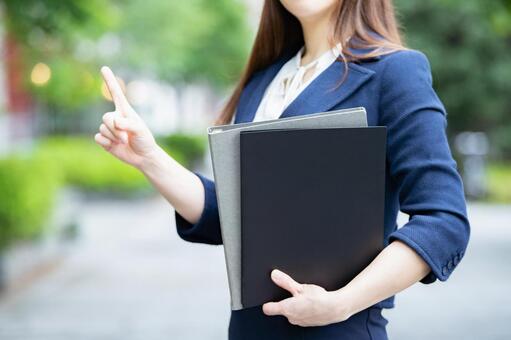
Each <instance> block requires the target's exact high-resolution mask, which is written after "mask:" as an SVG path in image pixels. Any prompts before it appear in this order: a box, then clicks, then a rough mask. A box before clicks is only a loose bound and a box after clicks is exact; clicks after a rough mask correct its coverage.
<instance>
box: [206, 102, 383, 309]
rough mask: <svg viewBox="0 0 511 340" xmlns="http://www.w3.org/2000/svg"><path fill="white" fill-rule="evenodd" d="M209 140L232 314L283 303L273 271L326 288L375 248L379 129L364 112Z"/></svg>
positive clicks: (379, 207)
mask: <svg viewBox="0 0 511 340" xmlns="http://www.w3.org/2000/svg"><path fill="white" fill-rule="evenodd" d="M208 137H209V144H210V149H211V157H212V163H213V173H214V177H215V185H216V194H217V200H218V209H219V215H220V224H221V232H222V240H223V243H224V251H225V259H226V265H227V274H228V280H229V289H230V296H231V308H232V309H233V310H239V309H243V308H249V307H253V306H258V305H261V304H263V303H265V302H269V301H278V300H281V299H283V298H285V297H287V296H289V294H288V293H287V292H285V291H284V290H282V289H281V288H279V287H277V286H276V285H275V284H274V283H273V282H272V281H271V279H270V272H271V270H272V269H280V270H282V271H284V272H286V273H287V274H289V275H291V277H293V278H295V279H296V280H297V281H299V282H303V283H310V284H317V285H320V286H322V287H324V288H325V289H327V290H335V289H338V288H341V287H342V286H343V285H345V284H346V283H348V282H349V281H350V280H351V279H352V278H353V277H355V276H356V274H358V272H360V271H361V270H362V269H363V268H364V267H365V266H367V265H368V264H369V263H370V262H371V261H372V260H373V259H374V257H375V256H376V255H377V254H378V253H379V252H380V251H381V249H382V248H383V244H384V242H383V213H384V183H385V149H386V145H385V144H386V129H385V127H368V126H367V117H366V112H365V109H364V108H354V109H347V110H340V111H331V112H322V113H316V114H310V115H305V116H298V117H288V118H281V119H275V120H268V121H260V122H250V123H242V124H234V125H223V126H215V127H210V128H208Z"/></svg>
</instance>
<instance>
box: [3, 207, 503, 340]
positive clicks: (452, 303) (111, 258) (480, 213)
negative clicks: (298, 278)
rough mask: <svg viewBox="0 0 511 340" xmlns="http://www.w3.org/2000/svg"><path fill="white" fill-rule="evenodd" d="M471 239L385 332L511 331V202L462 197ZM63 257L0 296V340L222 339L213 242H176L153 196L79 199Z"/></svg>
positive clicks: (497, 334)
mask: <svg viewBox="0 0 511 340" xmlns="http://www.w3.org/2000/svg"><path fill="white" fill-rule="evenodd" d="M470 215H471V218H472V223H473V233H472V242H471V245H470V250H469V251H468V253H467V255H466V257H465V259H464V260H463V262H462V265H461V266H460V267H459V268H458V270H457V271H456V272H455V273H454V274H453V276H452V278H451V280H450V281H448V282H447V283H445V284H435V285H430V286H425V285H416V286H415V287H413V288H411V289H410V290H408V291H407V292H405V293H403V294H401V295H400V296H399V297H398V299H397V308H396V309H394V310H392V311H387V312H386V316H387V318H388V319H389V320H390V326H389V335H390V336H391V339H430V338H435V339H511V323H510V320H511V294H510V290H509V287H511V267H510V263H511V228H510V227H511V207H491V206H483V205H472V206H471V208H470ZM80 222H81V224H82V225H83V234H82V236H81V238H80V241H79V242H77V244H76V249H75V250H74V251H73V252H72V255H71V256H70V257H69V258H68V259H67V260H66V261H64V263H62V264H61V265H60V266H59V267H58V268H57V269H56V270H54V271H53V272H51V273H50V274H48V275H47V276H45V277H43V278H41V279H40V280H38V281H36V282H35V283H34V284H32V285H30V286H29V287H27V288H26V289H24V290H22V291H20V292H18V293H16V294H14V295H11V296H8V297H6V298H4V299H3V300H0V339H2V340H15V339H16V340H18V339H19V340H32V339H34V340H35V339H37V340H70V339H73V340H81V339H87V340H103V339H105V340H106V339H119V340H121V339H122V340H135V339H137V340H138V339H144V340H153V339H154V340H159V339H162V340H163V339H225V338H226V334H227V323H228V316H229V307H228V306H229V305H228V291H227V280H226V277H225V269H224V262H223V249H222V248H221V247H215V246H205V245H197V244H190V243H186V242H183V241H181V240H180V239H179V238H178V237H177V235H176V232H175V229H174V223H173V215H172V210H171V208H170V206H168V205H167V203H166V202H164V201H163V200H162V199H160V198H155V199H151V200H146V201H141V202H122V201H121V202H111V201H102V202H101V201H99V202H98V201H96V202H91V203H88V204H85V205H84V207H83V211H82V214H81V217H80Z"/></svg>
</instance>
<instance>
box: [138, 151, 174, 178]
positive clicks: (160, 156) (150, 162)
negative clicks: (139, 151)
mask: <svg viewBox="0 0 511 340" xmlns="http://www.w3.org/2000/svg"><path fill="white" fill-rule="evenodd" d="M170 158H171V157H170V156H169V155H168V154H167V153H166V152H165V151H164V150H163V149H162V148H161V147H160V146H159V145H156V147H155V148H154V150H153V151H151V152H149V153H147V154H146V155H144V156H143V157H142V159H141V161H140V163H139V164H138V166H137V168H138V169H139V170H140V171H141V172H142V173H143V174H144V175H146V176H147V175H148V174H150V173H154V172H157V171H158V170H161V169H165V168H166V167H167V165H168V162H169V159H170Z"/></svg>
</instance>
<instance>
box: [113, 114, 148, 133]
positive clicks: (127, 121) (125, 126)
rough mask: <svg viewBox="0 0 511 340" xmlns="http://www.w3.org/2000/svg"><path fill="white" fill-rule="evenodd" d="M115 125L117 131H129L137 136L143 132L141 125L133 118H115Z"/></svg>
mask: <svg viewBox="0 0 511 340" xmlns="http://www.w3.org/2000/svg"><path fill="white" fill-rule="evenodd" d="M114 124H115V128H116V129H119V130H123V131H127V132H130V133H132V134H135V135H137V134H140V132H141V131H142V126H141V123H140V122H138V121H136V120H135V119H133V118H127V117H115V119H114Z"/></svg>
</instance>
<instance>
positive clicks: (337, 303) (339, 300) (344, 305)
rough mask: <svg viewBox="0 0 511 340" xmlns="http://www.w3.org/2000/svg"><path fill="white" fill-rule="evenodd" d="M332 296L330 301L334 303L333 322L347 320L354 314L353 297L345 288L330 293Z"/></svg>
mask: <svg viewBox="0 0 511 340" xmlns="http://www.w3.org/2000/svg"><path fill="white" fill-rule="evenodd" d="M331 293H332V294H333V298H332V300H333V301H334V307H333V309H332V310H333V312H334V316H333V318H334V321H335V322H341V321H346V320H347V319H349V318H350V317H351V316H352V315H353V314H355V308H354V303H353V300H354V299H353V296H352V294H351V293H350V292H349V290H348V289H346V288H341V289H339V290H336V291H333V292H331Z"/></svg>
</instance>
